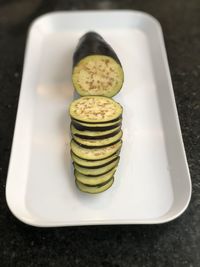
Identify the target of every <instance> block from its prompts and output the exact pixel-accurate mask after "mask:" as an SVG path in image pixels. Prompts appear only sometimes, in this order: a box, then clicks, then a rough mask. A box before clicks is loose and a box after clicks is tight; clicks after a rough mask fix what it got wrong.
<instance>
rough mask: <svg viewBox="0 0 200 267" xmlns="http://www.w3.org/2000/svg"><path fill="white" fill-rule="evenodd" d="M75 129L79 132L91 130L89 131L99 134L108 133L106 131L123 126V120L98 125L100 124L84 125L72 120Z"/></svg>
mask: <svg viewBox="0 0 200 267" xmlns="http://www.w3.org/2000/svg"><path fill="white" fill-rule="evenodd" d="M71 123H72V124H73V125H74V127H75V128H76V129H78V130H83V131H84V130H89V131H94V132H98V131H106V130H111V129H114V128H116V127H118V126H121V124H122V120H121V119H120V120H118V121H116V122H110V123H104V124H102V123H98V124H89V123H82V122H78V121H76V120H72V122H71Z"/></svg>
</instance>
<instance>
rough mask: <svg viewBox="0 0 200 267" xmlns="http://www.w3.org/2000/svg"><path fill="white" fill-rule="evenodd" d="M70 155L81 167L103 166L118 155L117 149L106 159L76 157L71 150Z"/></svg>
mask: <svg viewBox="0 0 200 267" xmlns="http://www.w3.org/2000/svg"><path fill="white" fill-rule="evenodd" d="M71 157H72V160H73V161H74V162H76V164H78V165H79V166H81V167H86V168H96V167H103V166H105V165H106V164H108V163H111V162H112V161H114V160H115V159H116V158H118V157H119V151H117V152H116V153H115V154H114V155H112V156H110V157H108V158H106V159H101V160H86V159H81V158H79V157H77V156H76V155H75V154H74V153H73V152H72V151H71Z"/></svg>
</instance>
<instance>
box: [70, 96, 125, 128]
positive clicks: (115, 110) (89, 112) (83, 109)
mask: <svg viewBox="0 0 200 267" xmlns="http://www.w3.org/2000/svg"><path fill="white" fill-rule="evenodd" d="M122 112H123V109H122V106H121V105H120V104H119V103H117V102H116V101H114V100H113V99H110V98H108V97H103V96H84V97H81V98H79V99H76V100H74V101H73V102H72V103H71V105H70V108H69V113H70V116H71V118H72V120H77V122H83V123H84V122H85V123H108V122H112V121H113V120H114V122H115V121H116V119H117V118H119V119H120V116H121V115H122Z"/></svg>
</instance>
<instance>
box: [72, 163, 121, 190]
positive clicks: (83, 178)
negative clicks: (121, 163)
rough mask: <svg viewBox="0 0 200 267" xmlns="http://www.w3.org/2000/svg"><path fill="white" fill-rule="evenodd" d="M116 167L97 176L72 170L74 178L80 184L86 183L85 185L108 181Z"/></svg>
mask: <svg viewBox="0 0 200 267" xmlns="http://www.w3.org/2000/svg"><path fill="white" fill-rule="evenodd" d="M116 169H117V168H116V167H115V168H113V169H112V170H110V171H109V172H107V173H105V174H101V175H99V176H88V175H85V174H82V173H80V172H78V171H77V170H75V171H74V176H75V178H76V179H77V180H78V181H79V182H80V183H82V184H86V185H90V186H93V185H99V184H102V183H106V182H107V181H109V180H110V179H111V178H112V177H113V175H114V174H115V172H116Z"/></svg>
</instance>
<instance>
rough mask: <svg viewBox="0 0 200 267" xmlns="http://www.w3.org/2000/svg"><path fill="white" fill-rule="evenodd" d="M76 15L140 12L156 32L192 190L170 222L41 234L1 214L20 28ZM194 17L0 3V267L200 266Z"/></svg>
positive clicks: (161, 9)
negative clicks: (46, 17) (151, 19)
mask: <svg viewBox="0 0 200 267" xmlns="http://www.w3.org/2000/svg"><path fill="white" fill-rule="evenodd" d="M83 9H136V10H142V11H145V12H148V13H150V14H152V15H153V16H155V17H156V18H157V19H158V20H159V21H160V23H161V25H162V27H163V31H164V37H165V42H166V48H167V53H168V58H169V65H170V70H171V75H172V81H173V86H174V92H175V97H176V103H177V107H178V112H179V118H180V123H181V128H182V134H183V139H184V143H185V149H186V153H187V158H188V163H189V167H190V172H191V177H192V182H193V194H192V199H191V203H190V205H189V207H188V209H187V210H186V212H185V213H184V214H183V215H182V216H181V217H180V218H178V219H176V220H175V221H172V222H170V223H166V224H163V225H146V226H136V225H129V226H92V227H69V228H53V229H42V228H34V227H31V226H28V225H25V224H23V223H21V222H20V221H18V220H17V219H15V218H14V217H13V216H12V214H11V213H10V211H9V209H8V207H7V204H6V200H5V184H6V176H7V168H8V162H9V156H10V149H11V142H12V136H13V130H14V123H15V117H16V111H17V104H18V97H19V90H20V83H21V76H22V66H23V57H24V48H25V41H26V34H27V29H28V26H29V24H30V23H31V21H32V20H33V19H34V18H35V17H37V16H39V15H41V14H44V13H46V12H50V11H57V10H83ZM199 14H200V3H199V0H190V1H183V0H169V1H162V2H161V1H158V0H152V1H140V0H135V1H133V0H123V1H122V0H116V1H115V0H113V1H111V0H102V1H93V0H74V1H73V0H70V1H64V0H49V1H45V0H34V1H31V0H21V1H19V0H18V1H17V0H10V1H8V0H1V1H0V266H2V267H4V266H16V267H17V266H19V267H23V266H25V267H29V266H59V267H60V266H72V267H74V266H80V267H81V266H84V267H85V266H89V267H90V266H91V267H93V266H96V267H97V266H98V267H100V266H108V267H119V266H120V267H134V266H139V267H150V266H152V267H156V266H158V267H164V266H167V267H173V266H175V267H179V266H180V267H182V266H185V267H192V266H193V267H198V266H200V149H199V144H200V127H199V118H200V110H199V104H200V90H199V84H200V57H199V55H200V15H199ZM19 186H20V185H19Z"/></svg>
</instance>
